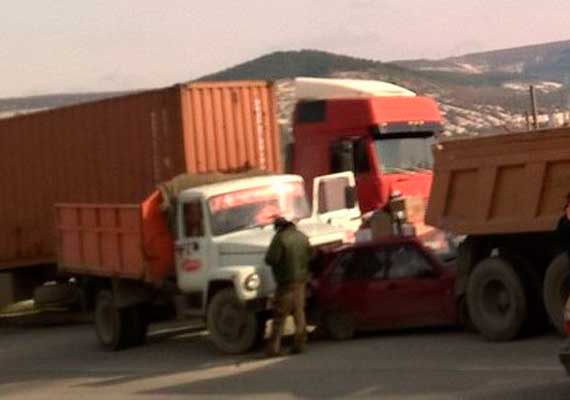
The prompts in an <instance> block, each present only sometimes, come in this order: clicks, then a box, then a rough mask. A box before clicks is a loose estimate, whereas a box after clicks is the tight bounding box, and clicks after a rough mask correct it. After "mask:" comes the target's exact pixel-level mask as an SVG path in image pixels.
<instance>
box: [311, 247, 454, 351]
mask: <svg viewBox="0 0 570 400" xmlns="http://www.w3.org/2000/svg"><path fill="white" fill-rule="evenodd" d="M319 266H320V270H319V271H316V272H315V276H314V279H313V280H312V281H311V282H310V285H309V292H310V297H309V302H308V304H309V315H310V320H311V321H312V322H313V323H314V324H315V325H317V326H318V327H319V328H323V329H322V330H323V331H325V332H327V333H328V334H329V335H330V336H331V337H332V338H334V339H339V340H342V339H348V338H351V337H352V336H353V335H354V334H355V332H357V331H364V330H380V329H398V328H408V327H420V326H445V325H457V324H458V307H457V300H456V297H455V295H454V284H455V276H456V273H455V269H454V268H453V266H452V265H448V264H445V263H443V262H442V261H440V260H438V259H436V258H435V257H433V256H432V255H431V254H430V253H429V251H428V250H426V249H425V248H424V247H423V246H422V244H421V243H420V242H419V241H418V240H416V239H415V238H412V237H395V238H390V239H384V240H381V241H374V242H367V243H362V244H357V245H352V246H342V247H339V248H336V249H334V250H330V251H328V252H327V253H325V254H323V255H321V257H320V262H319Z"/></svg>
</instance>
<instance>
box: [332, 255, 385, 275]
mask: <svg viewBox="0 0 570 400" xmlns="http://www.w3.org/2000/svg"><path fill="white" fill-rule="evenodd" d="M387 266H388V255H387V253H386V251H384V250H378V249H370V250H362V251H354V252H347V253H345V254H343V255H342V256H340V257H339V259H338V261H337V267H336V268H335V271H334V274H333V275H334V276H335V277H336V279H338V280H342V281H362V280H372V279H374V280H378V279H385V278H386V272H387Z"/></svg>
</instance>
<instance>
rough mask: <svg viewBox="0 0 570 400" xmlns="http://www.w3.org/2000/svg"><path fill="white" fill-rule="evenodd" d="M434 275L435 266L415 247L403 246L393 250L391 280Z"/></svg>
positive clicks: (391, 253)
mask: <svg viewBox="0 0 570 400" xmlns="http://www.w3.org/2000/svg"><path fill="white" fill-rule="evenodd" d="M433 273H434V270H433V266H432V265H431V263H430V262H429V260H428V259H427V258H426V257H425V256H424V255H423V254H422V253H421V251H420V250H419V249H418V248H416V247H415V246H412V245H401V246H396V247H393V248H392V249H391V251H390V270H389V272H388V278H389V279H398V278H421V277H426V276H432V275H433Z"/></svg>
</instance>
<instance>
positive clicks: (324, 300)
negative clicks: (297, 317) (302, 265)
mask: <svg viewBox="0 0 570 400" xmlns="http://www.w3.org/2000/svg"><path fill="white" fill-rule="evenodd" d="M360 261H361V257H360V256H359V252H357V251H356V250H354V249H351V250H347V251H343V252H342V253H340V254H339V255H338V256H337V257H336V259H335V260H334V261H333V262H332V266H331V270H330V271H329V273H328V274H327V276H326V279H325V280H324V281H322V282H321V284H320V286H319V289H318V305H319V308H320V309H321V310H322V312H323V313H324V314H327V313H331V312H342V313H347V314H349V315H350V317H351V318H352V319H353V320H354V321H355V322H356V323H357V324H358V325H360V323H361V322H362V321H366V319H367V315H366V314H367V307H366V297H365V293H366V286H367V285H368V281H367V279H365V276H364V271H363V270H364V268H363V265H362V263H361V262H360Z"/></svg>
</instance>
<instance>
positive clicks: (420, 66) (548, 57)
mask: <svg viewBox="0 0 570 400" xmlns="http://www.w3.org/2000/svg"><path fill="white" fill-rule="evenodd" d="M393 63H394V64H396V65H399V66H402V67H404V68H409V69H414V70H420V71H442V72H459V73H465V74H470V75H485V74H493V75H494V76H495V77H497V78H499V80H500V79H524V80H532V79H538V80H554V81H564V80H565V79H568V78H569V77H570V40H567V41H560V42H552V43H545V44H537V45H531V46H522V47H516V48H511V49H503V50H494V51H487V52H479V53H471V54H465V55H462V56H459V57H449V58H444V59H441V60H425V59H424V60H404V61H394V62H393Z"/></svg>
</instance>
